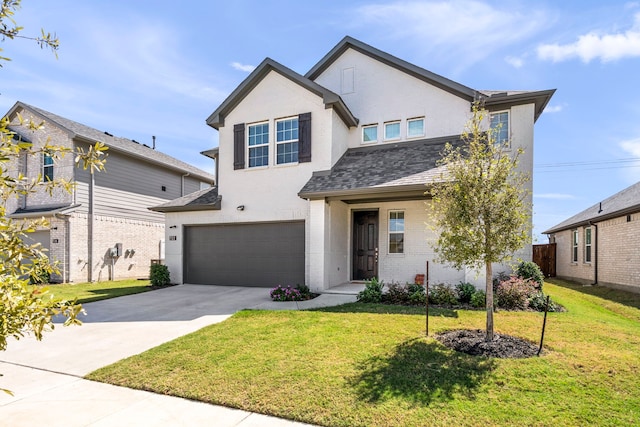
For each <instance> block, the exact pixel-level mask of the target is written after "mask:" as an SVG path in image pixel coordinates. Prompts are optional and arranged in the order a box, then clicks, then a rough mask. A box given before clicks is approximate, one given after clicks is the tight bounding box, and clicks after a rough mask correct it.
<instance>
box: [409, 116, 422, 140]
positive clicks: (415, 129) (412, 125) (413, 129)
mask: <svg viewBox="0 0 640 427" xmlns="http://www.w3.org/2000/svg"><path fill="white" fill-rule="evenodd" d="M419 136H424V118H419V119H409V120H407V138H416V137H419Z"/></svg>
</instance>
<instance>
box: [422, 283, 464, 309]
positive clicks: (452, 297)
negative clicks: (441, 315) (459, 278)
mask: <svg viewBox="0 0 640 427" xmlns="http://www.w3.org/2000/svg"><path fill="white" fill-rule="evenodd" d="M429 303H430V304H435V305H444V306H452V305H458V297H457V295H456V291H455V290H454V289H453V288H452V287H451V285H445V284H444V283H438V284H437V285H434V286H433V287H431V288H430V289H429Z"/></svg>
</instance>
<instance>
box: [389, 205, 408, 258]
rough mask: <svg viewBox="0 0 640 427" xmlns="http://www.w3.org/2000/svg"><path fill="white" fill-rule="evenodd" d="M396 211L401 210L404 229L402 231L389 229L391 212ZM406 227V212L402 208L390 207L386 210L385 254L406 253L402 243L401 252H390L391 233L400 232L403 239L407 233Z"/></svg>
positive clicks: (401, 254)
mask: <svg viewBox="0 0 640 427" xmlns="http://www.w3.org/2000/svg"><path fill="white" fill-rule="evenodd" d="M398 212H402V221H403V225H404V230H403V231H402V232H398V231H391V214H392V213H398ZM406 227H407V218H406V212H405V211H404V209H390V210H389V211H387V254H388V255H391V256H403V255H404V254H405V253H406V250H405V248H404V244H403V248H402V252H391V235H392V234H402V235H403V240H404V237H406V235H407V230H406Z"/></svg>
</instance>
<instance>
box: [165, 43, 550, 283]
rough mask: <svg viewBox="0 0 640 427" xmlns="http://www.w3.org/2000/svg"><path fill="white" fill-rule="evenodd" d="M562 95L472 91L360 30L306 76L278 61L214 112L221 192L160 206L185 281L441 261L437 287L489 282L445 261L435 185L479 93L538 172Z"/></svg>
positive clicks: (385, 275) (317, 275) (410, 267)
mask: <svg viewBox="0 0 640 427" xmlns="http://www.w3.org/2000/svg"><path fill="white" fill-rule="evenodd" d="M553 92H554V91H553V90H546V91H538V92H496V91H477V90H473V89H471V88H468V87H466V86H463V85H461V84H459V83H456V82H454V81H451V80H449V79H446V78H444V77H442V76H439V75H437V74H434V73H431V72H429V71H427V70H425V69H422V68H420V67H418V66H415V65H413V64H410V63H408V62H405V61H403V60H401V59H398V58H396V57H394V56H391V55H389V54H387V53H385V52H382V51H380V50H378V49H376V48H373V47H371V46H369V45H366V44H364V43H362V42H360V41H358V40H354V39H353V38H350V37H346V38H344V39H343V40H342V41H341V42H340V43H338V45H336V46H335V47H334V48H333V49H332V50H331V51H330V52H329V53H328V54H327V55H326V56H325V57H324V58H322V59H321V60H320V62H318V63H317V64H316V65H315V66H313V68H311V70H310V71H309V72H307V73H306V74H305V75H301V74H298V73H296V72H295V71H292V70H290V69H289V68H287V67H285V66H283V65H281V64H279V63H278V62H276V61H274V60H272V59H269V58H267V59H265V60H264V61H263V62H262V63H261V64H260V65H259V66H258V67H257V68H256V69H255V70H254V71H253V72H252V73H251V74H250V75H249V76H248V77H247V78H246V79H245V80H244V81H243V82H242V83H241V84H240V85H239V86H238V87H237V88H236V89H235V90H234V91H233V92H232V93H231V94H230V95H229V97H228V98H227V99H226V100H225V101H224V102H223V103H222V104H221V105H220V106H219V107H218V108H217V109H216V110H215V111H214V112H213V113H212V114H211V115H210V117H209V118H208V119H207V124H208V125H209V126H211V127H213V128H214V129H216V130H218V132H219V141H220V143H219V147H218V148H214V149H212V150H209V151H206V152H204V153H202V154H204V155H207V156H209V157H211V158H213V159H214V160H215V162H216V174H217V175H216V176H217V177H218V175H219V182H218V180H217V179H216V182H217V183H218V186H217V187H215V188H212V189H210V190H205V191H204V192H201V193H199V194H197V195H192V196H186V197H184V198H182V199H178V200H174V201H171V202H169V203H166V204H163V205H159V206H156V207H154V208H152V209H153V210H155V211H158V212H164V213H166V223H167V226H168V228H167V246H166V262H167V265H168V266H169V269H170V271H171V274H172V277H173V278H174V280H177V281H179V282H184V283H203V284H221V285H248V286H274V285H277V284H282V285H296V284H298V283H299V284H303V283H304V284H307V285H308V286H310V287H311V288H312V289H314V290H326V289H328V288H331V287H333V286H336V285H340V284H345V283H349V282H352V281H362V280H366V279H369V278H371V277H374V276H375V277H378V278H380V279H382V280H384V281H385V282H391V281H397V282H401V283H404V282H408V281H409V282H412V281H413V280H414V278H415V275H416V274H424V273H425V271H426V269H427V267H426V263H427V261H428V262H429V277H428V278H429V280H430V281H431V283H434V282H449V283H456V282H457V281H460V280H467V281H474V282H479V281H482V280H484V279H482V278H481V277H480V278H479V277H478V275H477V274H476V272H472V271H469V270H462V271H458V270H455V269H451V268H449V267H447V266H444V265H439V264H436V263H434V262H433V259H434V252H433V248H432V247H431V244H432V243H433V242H434V239H435V237H436V235H435V234H434V233H433V232H432V231H430V230H428V228H427V226H426V225H425V223H426V222H427V221H429V217H428V215H427V212H426V209H427V206H426V205H427V204H428V203H429V201H428V199H427V197H426V196H425V195H424V193H425V190H426V189H427V187H426V186H425V184H426V183H427V182H428V181H429V180H433V179H437V178H438V177H439V170H438V164H437V162H438V160H439V159H440V154H441V152H442V150H443V148H444V146H445V143H446V142H451V143H453V144H459V143H460V133H461V132H462V130H463V128H464V127H465V124H466V123H467V121H468V120H469V118H470V117H471V105H472V103H473V102H474V101H476V100H479V99H483V100H484V105H485V107H486V108H487V109H489V110H490V111H491V121H492V123H493V124H498V123H501V124H502V128H501V132H502V135H503V136H504V137H506V138H511V145H512V147H513V149H517V148H520V147H522V148H524V149H525V150H526V151H525V154H524V156H523V157H522V161H521V165H522V168H523V169H524V170H526V171H529V172H530V171H531V169H532V154H533V126H534V123H535V121H536V119H538V117H539V116H540V114H541V113H542V111H543V110H544V108H545V106H546V105H547V103H548V102H549V99H550V98H551V96H552V94H553ZM487 125H488V124H487ZM523 257H524V258H526V259H530V258H531V248H530V247H528V248H527V249H526V250H525V251H524V252H523Z"/></svg>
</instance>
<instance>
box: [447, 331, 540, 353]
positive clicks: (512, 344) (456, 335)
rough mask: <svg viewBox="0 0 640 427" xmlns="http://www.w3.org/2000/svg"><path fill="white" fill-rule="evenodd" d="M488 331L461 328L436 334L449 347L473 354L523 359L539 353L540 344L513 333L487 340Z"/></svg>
mask: <svg viewBox="0 0 640 427" xmlns="http://www.w3.org/2000/svg"><path fill="white" fill-rule="evenodd" d="M485 337H486V332H485V331H483V330H480V329H476V330H469V329H460V330H455V331H447V332H443V333H441V334H437V335H436V337H435V338H436V339H437V340H438V341H440V342H441V343H442V344H444V345H445V346H446V347H447V348H450V349H452V350H455V351H459V352H462V353H466V354H469V355H472V356H484V357H497V358H501V359H522V358H526V357H534V356H536V355H537V354H538V346H536V345H535V344H532V343H530V342H529V341H526V340H523V339H522V338H518V337H514V336H511V335H503V334H494V339H493V341H490V342H487V341H485Z"/></svg>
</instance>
